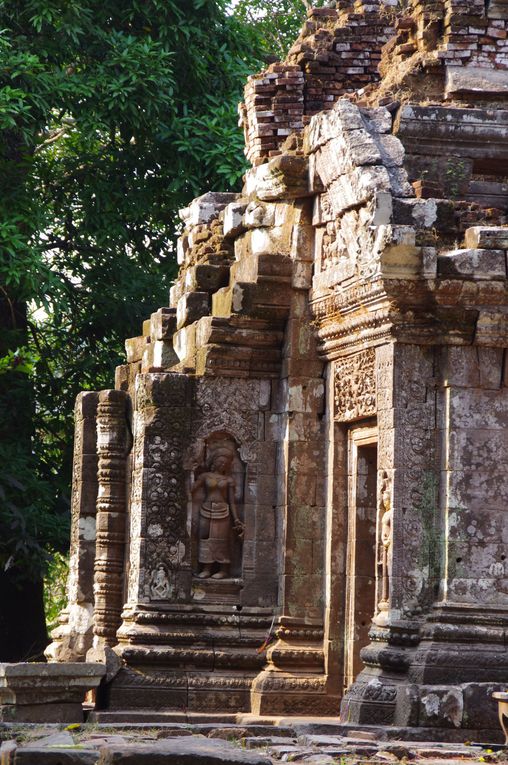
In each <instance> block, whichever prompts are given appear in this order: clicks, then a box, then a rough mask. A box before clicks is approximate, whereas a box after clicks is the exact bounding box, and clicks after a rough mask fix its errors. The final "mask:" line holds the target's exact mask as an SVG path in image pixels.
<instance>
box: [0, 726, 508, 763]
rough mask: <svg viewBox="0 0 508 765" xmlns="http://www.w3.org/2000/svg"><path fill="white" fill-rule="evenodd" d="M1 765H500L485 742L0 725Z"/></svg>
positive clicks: (497, 750)
mask: <svg viewBox="0 0 508 765" xmlns="http://www.w3.org/2000/svg"><path fill="white" fill-rule="evenodd" d="M0 741H1V747H0V763H1V765H113V764H115V765H116V764H117V765H273V764H274V763H280V762H301V763H305V764H306V765H363V764H364V763H365V765H366V764H367V763H369V764H370V763H373V764H375V765H387V763H397V762H401V763H408V762H414V763H415V765H417V764H418V763H421V765H458V764H459V763H462V765H464V763H475V762H493V763H500V762H508V748H506V747H504V748H503V747H500V746H495V745H492V746H489V745H488V744H485V743H474V742H470V743H466V744H457V743H446V742H439V741H438V742H429V741H425V742H415V741H401V740H397V739H394V738H391V739H388V738H387V737H385V736H380V735H379V734H378V733H376V732H369V731H354V730H350V731H348V732H347V735H344V734H343V733H342V735H339V734H338V733H337V728H336V726H335V729H334V726H326V725H319V724H316V723H305V722H299V723H297V724H292V725H288V724H277V725H274V724H269V725H268V724H264V725H263V724H243V725H242V724H220V725H218V724H214V723H205V724H171V723H169V724H168V723H156V724H150V723H137V724H128V723H114V724H93V723H91V724H83V725H71V726H67V727H64V726H60V725H28V724H14V723H3V724H0Z"/></svg>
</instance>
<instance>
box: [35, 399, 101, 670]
mask: <svg viewBox="0 0 508 765" xmlns="http://www.w3.org/2000/svg"><path fill="white" fill-rule="evenodd" d="M97 403H98V394H97V393H93V392H91V391H87V392H84V393H80V394H79V395H78V397H77V399H76V405H75V409H74V417H75V420H74V458H73V468H72V499H71V557H70V562H69V579H68V583H67V607H66V608H65V609H64V611H62V613H61V614H60V617H59V626H58V627H57V628H56V629H55V630H53V632H52V638H53V642H52V643H51V644H50V645H49V646H48V647H47V649H46V651H45V653H46V656H47V658H48V660H49V661H83V660H84V658H85V656H86V652H87V650H88V649H89V648H90V647H91V645H92V624H93V605H94V594H93V575H94V574H93V572H94V561H95V534H96V530H95V525H96V499H97V435H96V416H97Z"/></svg>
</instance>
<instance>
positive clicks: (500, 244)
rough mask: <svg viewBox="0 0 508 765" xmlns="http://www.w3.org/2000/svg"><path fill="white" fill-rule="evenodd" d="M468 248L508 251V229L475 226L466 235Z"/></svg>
mask: <svg viewBox="0 0 508 765" xmlns="http://www.w3.org/2000/svg"><path fill="white" fill-rule="evenodd" d="M465 240H466V247H467V248H468V249H473V250H477V249H478V250H508V227H506V228H500V227H497V226H493V227H486V226H473V227H472V228H468V229H467V231H466V234H465Z"/></svg>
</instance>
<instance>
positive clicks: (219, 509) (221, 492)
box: [192, 447, 244, 579]
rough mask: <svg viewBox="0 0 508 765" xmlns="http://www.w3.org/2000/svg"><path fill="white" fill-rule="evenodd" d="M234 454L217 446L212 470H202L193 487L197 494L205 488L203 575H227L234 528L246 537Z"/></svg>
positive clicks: (201, 534)
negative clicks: (233, 467) (237, 500)
mask: <svg viewBox="0 0 508 765" xmlns="http://www.w3.org/2000/svg"><path fill="white" fill-rule="evenodd" d="M233 456H234V455H233V452H232V451H231V450H230V449H228V448H227V447H221V448H218V449H216V450H215V451H214V452H213V454H212V455H211V457H210V460H209V464H208V471H207V472H206V473H202V474H201V475H200V476H199V478H198V479H197V480H196V482H195V483H194V485H193V487H192V493H193V494H194V493H195V492H196V491H197V490H198V489H200V488H203V489H204V491H205V497H204V501H203V503H202V505H201V507H200V509H199V530H198V561H199V563H200V565H201V571H200V572H199V573H198V575H197V576H198V577H199V579H208V578H211V579H227V578H228V577H229V576H230V564H231V553H230V543H231V529H232V528H233V529H234V530H235V532H236V534H237V535H238V537H239V538H240V539H242V538H243V533H244V525H243V523H242V522H241V520H240V519H239V517H238V513H237V509H236V504H235V482H234V479H233V477H232V476H231V463H232V461H233ZM216 564H218V569H217V566H216ZM214 569H217V570H215V571H214Z"/></svg>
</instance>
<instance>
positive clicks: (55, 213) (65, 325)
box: [0, 0, 266, 631]
mask: <svg viewBox="0 0 508 765" xmlns="http://www.w3.org/2000/svg"><path fill="white" fill-rule="evenodd" d="M0 30H1V31H0V191H1V193H0V441H1V446H0V572H1V571H4V572H5V571H7V572H12V575H13V576H16V577H18V578H22V577H23V576H24V577H25V578H31V579H32V580H33V579H34V578H37V577H40V576H41V575H42V573H43V571H44V567H45V564H46V562H47V560H48V551H49V550H50V548H53V549H55V548H63V547H64V546H65V540H66V539H67V538H68V523H67V519H68V499H69V483H70V468H71V460H72V453H71V450H72V410H73V401H74V398H75V396H76V394H77V392H78V391H79V390H81V389H98V388H101V387H110V386H111V384H112V379H113V369H114V367H115V365H116V364H117V363H119V361H121V354H122V347H123V341H124V338H125V337H126V336H130V335H134V334H139V331H140V325H141V321H142V320H143V319H144V318H146V317H147V316H148V315H149V314H150V313H151V311H153V310H155V309H156V308H157V307H158V306H160V305H164V304H166V303H167V290H168V288H169V285H170V283H171V279H172V277H173V275H174V272H175V260H174V256H173V252H174V239H175V232H176V231H177V226H178V223H177V215H176V213H177V210H178V208H180V207H182V206H184V205H185V204H186V203H187V202H188V201H189V199H191V198H192V197H193V196H195V195H196V194H197V193H201V192H203V191H206V190H207V189H224V190H226V189H234V188H238V186H239V184H240V179H241V175H242V173H243V171H244V166H243V160H242V157H243V153H242V149H243V139H242V136H241V133H240V131H238V129H237V126H236V123H237V115H236V105H237V102H238V101H239V100H240V97H241V92H242V86H243V82H244V80H245V78H246V76H247V74H248V73H249V72H251V71H255V70H256V69H258V68H259V67H260V66H261V65H262V62H261V59H262V55H263V52H264V50H265V48H266V46H265V45H264V44H263V40H262V39H261V38H260V33H259V30H258V29H256V26H255V25H252V24H248V23H245V21H244V19H243V17H242V16H241V15H239V14H231V13H229V12H228V9H227V7H226V2H225V0H0ZM0 627H1V625H0ZM0 631H1V629H0Z"/></svg>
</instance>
